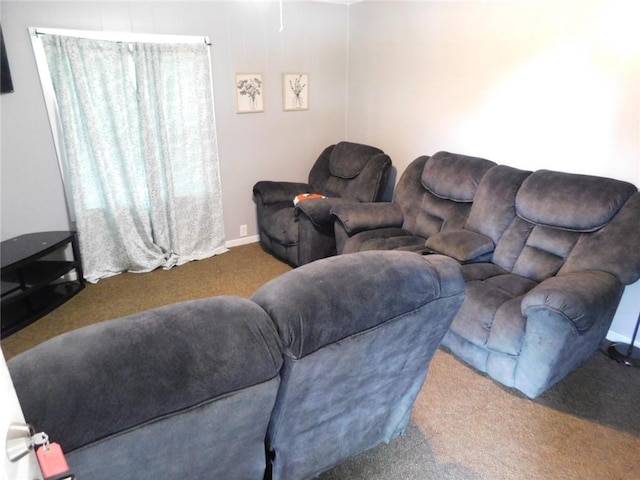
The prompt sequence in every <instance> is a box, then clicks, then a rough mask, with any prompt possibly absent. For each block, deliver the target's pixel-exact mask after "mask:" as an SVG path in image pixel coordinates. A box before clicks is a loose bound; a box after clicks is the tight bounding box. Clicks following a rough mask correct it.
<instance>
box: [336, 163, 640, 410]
mask: <svg viewBox="0 0 640 480" xmlns="http://www.w3.org/2000/svg"><path fill="white" fill-rule="evenodd" d="M450 155H451V154H441V153H439V154H436V155H434V156H433V157H431V158H428V159H424V160H422V159H420V162H424V163H423V165H424V167H423V168H422V171H420V169H419V168H417V167H418V166H419V164H418V163H417V161H416V162H414V164H413V165H412V166H410V167H409V168H408V169H407V171H405V174H403V177H402V179H401V180H400V182H399V184H398V187H397V190H396V192H395V194H394V203H396V205H387V206H386V207H385V206H381V205H372V204H371V205H365V204H363V205H359V206H357V208H351V207H350V206H338V207H336V208H335V209H334V211H333V213H334V218H335V223H336V227H335V228H336V236H337V238H339V239H340V241H339V245H341V246H342V250H341V251H342V252H347V251H348V252H353V251H363V250H372V249H373V250H375V249H385V248H397V246H396V245H395V244H394V243H393V241H390V240H389V234H388V232H389V229H390V228H398V227H397V225H398V224H399V222H400V220H402V221H403V222H404V224H405V225H411V222H412V221H414V224H417V220H412V218H415V219H418V218H420V217H421V216H422V215H425V213H424V212H422V209H423V206H424V205H425V201H424V195H426V194H424V193H422V192H421V190H422V191H424V190H427V191H429V192H430V193H432V194H434V195H438V194H439V192H438V188H434V184H436V183H439V182H443V183H444V184H446V185H454V184H456V183H457V180H456V174H455V173H453V174H452V175H442V174H441V173H442V172H445V171H447V172H451V169H447V168H446V167H445V166H444V164H445V163H446V162H447V161H448V160H446V159H447V158H449V157H450ZM422 158H424V157H422ZM454 158H457V160H458V161H460V160H464V158H463V157H460V156H457V157H454ZM432 161H433V162H435V164H434V165H433V166H432V167H431V169H429V168H428V165H429V163H430V162H432ZM470 162H471V163H474V162H475V160H473V159H472V160H470ZM412 167H415V168H412ZM436 167H437V168H436ZM405 175H406V176H407V178H405ZM467 176H468V175H467V173H466V169H464V168H462V169H460V173H459V183H460V184H463V183H464V182H465V181H466V180H465V177H467ZM418 185H420V186H421V187H418ZM416 191H417V192H418V193H416ZM442 201H445V202H446V201H451V200H450V199H448V198H442ZM411 202H413V204H412V205H409V204H410V203H411ZM380 208H387V209H389V211H395V212H396V215H397V213H398V211H401V212H402V214H403V216H404V217H401V216H397V217H396V218H395V219H394V221H395V224H393V225H395V226H389V227H386V228H385V227H384V222H382V221H380V219H381V218H383V215H380V214H379V213H376V210H378V209H380ZM369 209H370V210H369ZM458 209H459V208H458ZM449 211H451V209H450V210H449ZM408 216H409V217H412V218H407V217H408ZM443 216H444V215H443ZM639 219H640V193H638V190H637V188H636V187H635V186H634V185H632V184H630V183H627V182H623V181H619V180H614V179H611V178H603V177H595V176H588V175H577V174H570V173H564V172H555V171H550V170H540V171H536V172H529V171H524V170H519V169H515V168H511V167H508V166H505V165H495V166H493V167H491V168H489V169H488V170H487V171H486V172H484V174H483V175H482V178H481V179H480V181H479V183H478V185H477V188H476V189H475V192H474V194H473V198H472V201H471V202H469V203H468V209H467V210H466V217H465V218H464V220H462V219H459V220H458V221H457V224H456V225H455V226H453V227H451V228H447V225H446V222H445V223H444V225H443V227H442V228H441V229H440V231H435V232H432V233H431V232H430V234H429V235H417V236H419V237H421V238H423V237H425V238H424V242H423V243H422V245H421V246H420V244H419V243H417V242H416V243H415V244H413V245H411V246H410V247H409V248H410V249H411V250H414V251H418V252H421V253H431V252H437V253H441V254H444V255H448V256H450V257H452V258H454V259H456V260H457V261H458V262H460V264H461V265H462V269H463V272H464V277H465V282H466V297H465V301H464V303H463V305H462V308H461V309H460V311H459V312H458V313H457V314H456V316H455V318H454V320H453V322H452V324H451V328H450V329H449V331H448V332H447V334H446V335H445V337H444V339H443V345H444V346H445V347H446V348H448V349H449V350H450V351H451V352H453V353H454V354H455V355H456V356H457V357H459V358H460V359H462V360H463V361H464V362H466V363H468V364H470V365H472V366H473V367H475V368H476V369H478V370H480V371H481V372H485V373H487V374H488V375H489V376H490V377H492V378H493V379H495V380H497V381H498V382H500V383H502V384H504V385H506V386H509V387H514V388H516V389H518V390H520V391H521V392H523V393H525V394H526V395H527V396H529V397H531V398H535V397H537V396H538V395H540V394H541V393H542V392H544V391H545V390H546V389H548V388H549V387H551V386H552V385H553V384H555V383H556V382H558V381H560V380H561V379H562V378H564V377H565V376H566V375H567V374H568V373H569V372H571V371H572V370H574V369H575V368H577V367H578V366H580V365H581V364H582V363H583V362H584V361H585V360H586V359H588V358H589V357H590V356H591V355H593V354H594V353H595V352H596V351H597V350H598V348H599V347H600V345H601V343H602V341H603V340H604V339H605V336H606V334H607V331H608V329H609V327H610V324H611V321H612V319H613V316H614V314H615V311H616V308H617V306H618V304H619V301H620V297H621V295H622V293H623V290H624V286H625V285H629V284H631V283H634V282H635V281H637V280H638V278H640V249H638V248H636V247H637V245H638V243H639V242H640V220H639ZM367 225H369V226H373V228H369V227H367ZM390 225H391V224H390ZM405 229H406V228H405ZM411 233H415V230H413V231H409V232H408V234H411ZM400 248H407V247H406V246H405V245H401V246H400Z"/></svg>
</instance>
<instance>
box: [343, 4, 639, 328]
mask: <svg viewBox="0 0 640 480" xmlns="http://www.w3.org/2000/svg"><path fill="white" fill-rule="evenodd" d="M638 18H640V2H636V1H627V2H617V1H616V0H606V1H605V0H602V1H580V2H576V1H571V2H566V1H553V2H552V1H544V0H536V1H526V0H524V1H504V0H502V1H489V0H486V1H433V2H431V1H429V2H390V1H388V2H363V3H356V4H353V5H351V7H350V8H349V80H348V82H349V88H348V98H349V105H348V130H347V132H348V137H349V139H350V140H354V141H361V142H364V143H373V144H375V145H377V146H379V147H380V148H382V149H384V150H385V151H386V152H387V153H389V154H390V156H391V158H392V160H393V163H394V165H395V166H396V167H397V168H398V171H399V172H402V171H403V170H404V168H405V167H406V165H407V164H408V163H410V162H411V161H412V160H413V159H415V158H416V157H417V156H419V155H423V154H426V155H430V154H433V153H435V152H436V151H438V150H449V151H453V152H457V153H465V154H469V155H474V156H480V157H485V158H488V159H490V160H493V161H495V162H497V163H501V164H506V165H511V166H514V167H516V168H522V169H526V170H536V169H539V168H550V169H554V170H562V171H567V172H576V173H586V174H593V175H602V176H608V177H613V178H618V179H621V180H626V181H629V182H632V183H634V184H636V185H640V51H639V50H640V29H638V28H637V20H638ZM629 240H630V244H629V248H638V246H637V244H633V242H632V241H631V239H629ZM638 311H640V283H636V284H634V285H632V286H630V287H628V288H627V290H626V292H625V296H624V297H623V301H622V303H621V306H620V308H619V309H618V313H617V315H616V318H615V319H614V322H613V325H612V329H611V331H610V334H609V337H610V338H612V339H618V338H619V337H620V336H622V337H626V338H627V339H628V338H630V337H631V335H632V330H633V326H634V325H635V321H636V319H637V316H638Z"/></svg>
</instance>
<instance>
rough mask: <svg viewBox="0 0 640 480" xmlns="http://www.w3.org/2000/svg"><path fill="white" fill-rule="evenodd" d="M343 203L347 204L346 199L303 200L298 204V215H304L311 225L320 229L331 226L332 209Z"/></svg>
mask: <svg viewBox="0 0 640 480" xmlns="http://www.w3.org/2000/svg"><path fill="white" fill-rule="evenodd" d="M347 201H348V200H347ZM343 202H345V200H344V199H342V198H335V197H327V198H313V199H309V200H303V201H301V202H298V203H297V204H296V215H300V213H301V212H302V213H304V214H305V215H306V216H307V217H309V220H311V223H313V224H314V225H316V226H318V227H320V226H323V225H329V224H331V221H332V217H331V210H332V208H333V207H335V206H336V205H340V204H341V203H343Z"/></svg>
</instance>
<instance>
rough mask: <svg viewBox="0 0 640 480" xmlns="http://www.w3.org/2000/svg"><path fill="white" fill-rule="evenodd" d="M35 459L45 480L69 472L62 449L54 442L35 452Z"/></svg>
mask: <svg viewBox="0 0 640 480" xmlns="http://www.w3.org/2000/svg"><path fill="white" fill-rule="evenodd" d="M36 457H37V458H38V463H39V464H40V470H42V475H43V476H44V478H45V480H46V479H47V478H50V477H53V476H55V475H60V474H61V473H65V472H67V471H68V470H69V465H68V464H67V459H66V458H64V453H62V448H61V447H60V445H58V444H57V443H55V442H52V443H49V444H45V445H42V446H41V447H40V448H38V450H36Z"/></svg>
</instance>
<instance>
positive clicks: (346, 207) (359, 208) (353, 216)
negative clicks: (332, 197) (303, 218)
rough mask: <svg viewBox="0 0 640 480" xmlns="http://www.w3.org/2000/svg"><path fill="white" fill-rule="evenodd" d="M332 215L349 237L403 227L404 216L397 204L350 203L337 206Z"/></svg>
mask: <svg viewBox="0 0 640 480" xmlns="http://www.w3.org/2000/svg"><path fill="white" fill-rule="evenodd" d="M331 214H332V215H333V216H334V217H335V218H336V219H337V221H339V222H340V223H341V224H342V226H343V228H344V230H345V231H346V232H347V234H348V235H349V236H353V235H355V234H356V233H359V232H362V231H365V230H374V229H376V228H388V227H396V228H400V227H402V223H403V221H404V215H403V214H402V210H401V209H400V207H399V206H398V205H396V204H395V203H349V204H341V205H336V206H335V207H334V208H333V209H332V210H331Z"/></svg>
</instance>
